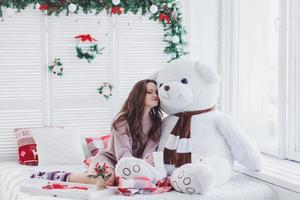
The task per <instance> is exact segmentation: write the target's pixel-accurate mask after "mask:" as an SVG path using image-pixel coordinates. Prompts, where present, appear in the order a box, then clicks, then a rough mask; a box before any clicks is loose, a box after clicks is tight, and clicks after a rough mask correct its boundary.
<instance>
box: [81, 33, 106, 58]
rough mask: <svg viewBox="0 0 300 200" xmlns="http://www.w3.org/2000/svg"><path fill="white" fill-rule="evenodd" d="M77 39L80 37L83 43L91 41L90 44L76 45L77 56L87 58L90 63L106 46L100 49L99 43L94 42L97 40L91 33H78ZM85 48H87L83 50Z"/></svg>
mask: <svg viewBox="0 0 300 200" xmlns="http://www.w3.org/2000/svg"><path fill="white" fill-rule="evenodd" d="M75 39H80V42H81V43H89V46H81V45H80V44H78V45H77V46H76V52H77V57H78V58H79V59H86V60H87V61H88V62H89V63H90V62H91V61H92V60H94V58H95V56H96V55H97V54H102V50H103V49H104V47H102V48H101V49H99V48H98V45H97V44H96V43H94V42H96V41H97V40H96V39H94V38H93V37H92V36H91V35H90V34H87V35H77V36H75ZM84 48H85V50H83V49H84Z"/></svg>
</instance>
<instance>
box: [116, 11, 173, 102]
mask: <svg viewBox="0 0 300 200" xmlns="http://www.w3.org/2000/svg"><path fill="white" fill-rule="evenodd" d="M148 18H149V17H148V16H139V15H133V14H126V15H120V16H118V17H117V20H116V45H117V48H116V50H117V53H116V59H117V65H118V68H119V74H118V81H119V82H118V85H119V95H120V99H121V102H122V101H123V100H124V99H125V98H126V97H127V96H128V93H129V91H130V90H131V88H132V86H133V85H134V83H135V82H137V81H138V80H141V79H145V78H149V77H150V75H151V74H152V73H154V72H156V71H157V70H159V69H161V68H162V67H163V66H164V65H165V64H166V62H167V61H168V56H167V55H166V54H165V53H164V49H165V47H166V43H165V42H163V38H164V31H163V26H162V25H161V24H160V23H159V22H157V21H152V20H149V19H148Z"/></svg>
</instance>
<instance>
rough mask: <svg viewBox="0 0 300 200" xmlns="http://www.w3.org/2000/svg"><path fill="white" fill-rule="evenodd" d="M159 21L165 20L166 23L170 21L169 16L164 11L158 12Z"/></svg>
mask: <svg viewBox="0 0 300 200" xmlns="http://www.w3.org/2000/svg"><path fill="white" fill-rule="evenodd" d="M159 21H167V23H169V24H170V23H171V20H170V17H169V16H168V15H166V14H164V13H160V15H159Z"/></svg>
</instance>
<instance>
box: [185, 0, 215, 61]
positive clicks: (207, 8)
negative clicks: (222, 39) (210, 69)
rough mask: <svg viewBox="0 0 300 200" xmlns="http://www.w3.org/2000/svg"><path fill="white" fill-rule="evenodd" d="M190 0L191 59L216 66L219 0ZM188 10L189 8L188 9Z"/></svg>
mask: <svg viewBox="0 0 300 200" xmlns="http://www.w3.org/2000/svg"><path fill="white" fill-rule="evenodd" d="M189 1H190V8H189V9H190V12H191V14H190V17H191V18H190V59H192V60H199V61H202V62H204V63H206V64H209V65H212V66H216V65H217V60H218V16H219V13H218V8H219V6H218V5H219V3H218V2H219V0H189ZM186 10H188V9H186Z"/></svg>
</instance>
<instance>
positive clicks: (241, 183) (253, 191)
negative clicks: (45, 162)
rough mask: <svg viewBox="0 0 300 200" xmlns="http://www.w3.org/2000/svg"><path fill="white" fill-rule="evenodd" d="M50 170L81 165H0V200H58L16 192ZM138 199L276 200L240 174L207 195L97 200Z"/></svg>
mask: <svg viewBox="0 0 300 200" xmlns="http://www.w3.org/2000/svg"><path fill="white" fill-rule="evenodd" d="M38 170H42V171H52V170H65V171H71V172H83V171H84V170H85V168H84V166H83V165H75V166H74V165H72V166H67V165H61V166H51V167H33V166H21V165H19V164H17V163H16V162H2V163H0V199H1V200H50V199H52V200H62V199H63V198H55V197H42V196H31V195H29V194H25V193H22V192H20V191H19V190H20V186H21V185H22V184H26V183H28V182H30V181H32V180H31V179H30V178H28V177H29V176H30V174H32V173H33V172H35V171H38ZM129 198H130V199H138V200H144V199H145V200H146V199H151V200H156V199H157V200H158V199H166V200H168V199H169V200H177V199H180V200H196V199H197V200H276V199H277V197H276V194H275V193H274V192H273V191H272V190H271V189H270V188H269V187H267V186H266V185H264V184H263V183H260V182H258V181H254V180H252V179H250V178H248V177H246V176H244V175H241V174H236V175H234V177H233V178H232V180H231V181H230V182H229V183H228V184H226V185H225V186H222V187H220V188H218V189H217V190H215V191H213V192H211V193H209V194H208V195H205V196H201V195H187V194H181V193H178V192H175V191H172V192H167V193H164V194H160V195H135V196H131V197H125V196H122V195H112V196H109V197H103V198H101V200H119V199H129Z"/></svg>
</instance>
